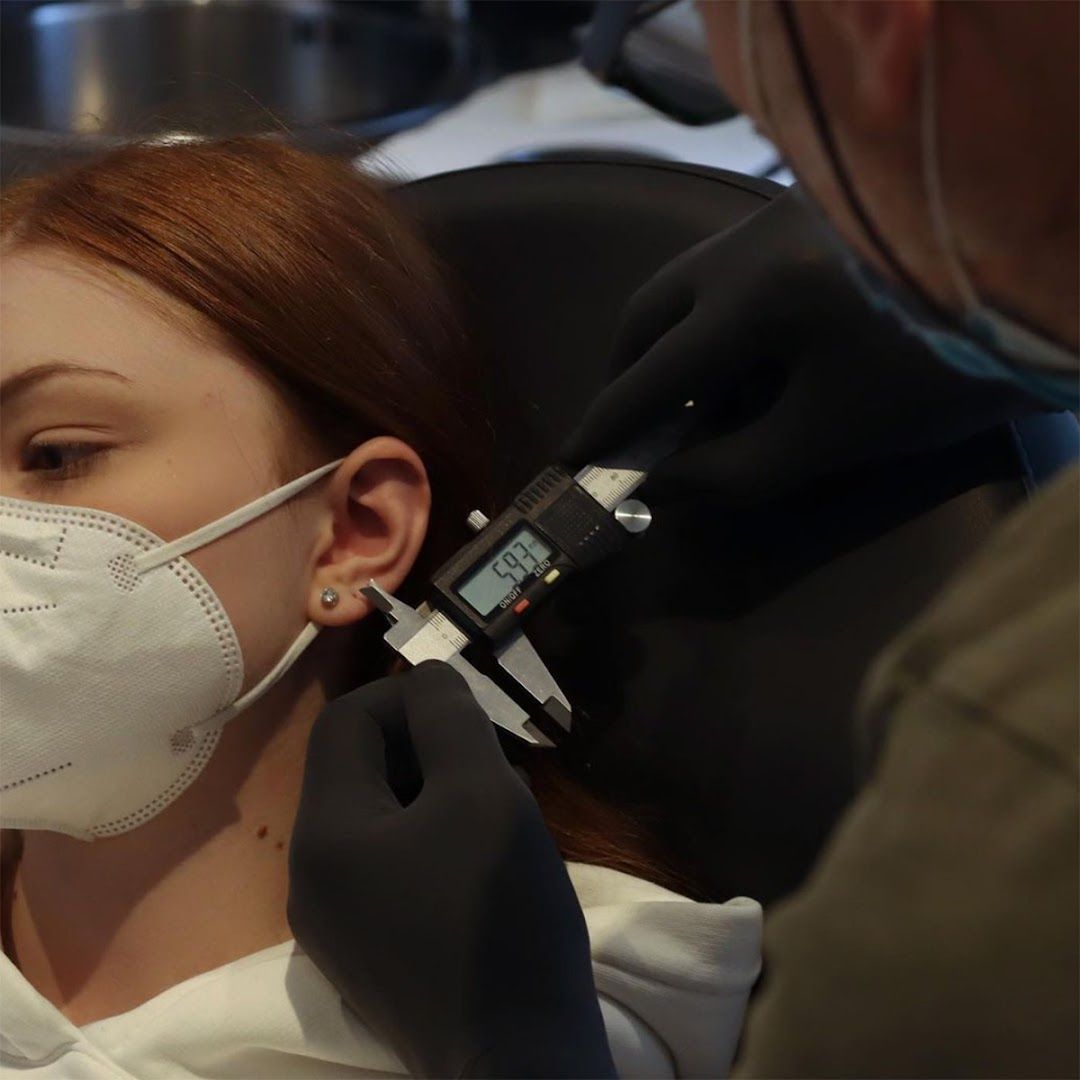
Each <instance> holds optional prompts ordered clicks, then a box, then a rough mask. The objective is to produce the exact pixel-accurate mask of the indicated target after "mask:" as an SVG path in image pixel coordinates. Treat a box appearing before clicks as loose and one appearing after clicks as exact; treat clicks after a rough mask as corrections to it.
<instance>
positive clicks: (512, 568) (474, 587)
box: [454, 525, 554, 619]
mask: <svg viewBox="0 0 1080 1080" xmlns="http://www.w3.org/2000/svg"><path fill="white" fill-rule="evenodd" d="M553 554H554V551H553V550H552V549H551V548H550V547H548V546H547V544H545V543H544V541H543V540H541V539H540V537H539V536H537V535H536V533H534V532H533V531H532V529H530V528H528V527H527V526H524V525H523V526H522V527H521V528H520V529H518V530H516V531H515V532H513V533H511V535H510V536H509V537H508V538H507V539H506V541H505V542H504V543H503V544H502V545H501V546H500V547H499V548H497V549H496V550H495V551H493V552H492V553H491V554H490V555H489V556H488V558H486V559H485V560H484V561H483V562H482V563H481V564H480V565H479V566H478V567H476V568H475V569H474V570H471V571H470V572H469V575H468V577H466V578H463V579H462V581H461V582H460V583H459V584H458V585H456V586H455V587H454V592H456V593H457V594H458V596H460V597H461V599H462V600H464V601H465V603H467V604H468V605H469V607H471V608H473V609H474V610H475V611H476V612H478V613H479V614H480V615H482V616H483V617H484V618H485V619H486V618H487V617H488V616H489V615H490V614H491V613H492V612H493V611H494V610H495V609H496V608H498V607H506V606H507V602H508V601H509V600H511V599H513V598H514V596H516V595H517V592H518V586H519V585H520V584H521V583H522V582H523V581H526V580H527V579H529V578H533V577H539V576H540V573H541V571H543V570H546V569H547V567H548V566H549V565H550V563H551V556H552V555H553Z"/></svg>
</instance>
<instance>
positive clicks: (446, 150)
mask: <svg viewBox="0 0 1080 1080" xmlns="http://www.w3.org/2000/svg"><path fill="white" fill-rule="evenodd" d="M549 148H578V149H582V148H605V149H609V150H631V151H637V152H639V153H645V154H652V155H654V156H656V157H661V158H667V159H670V160H672V161H681V162H689V163H692V164H696V165H713V166H717V167H719V168H724V169H733V170H735V171H736V172H743V173H754V174H756V173H759V172H761V171H762V170H763V169H765V168H767V167H768V166H769V165H771V164H772V163H773V162H775V161H776V158H777V153H776V150H775V149H774V148H773V146H772V144H771V143H769V142H768V141H766V140H765V139H763V138H761V137H760V136H759V135H757V134H756V133H755V132H754V130H753V127H752V126H751V124H750V121H749V120H747V119H746V117H744V116H739V117H736V118H734V119H732V120H726V121H724V122H723V123H722V124H710V125H708V126H707V127H687V126H686V125H684V124H678V123H676V122H675V121H674V120H669V119H667V118H666V117H664V116H661V115H660V114H659V113H657V112H654V111H653V110H652V109H650V108H648V107H647V106H646V105H643V104H642V103H641V102H639V101H637V100H636V99H635V98H632V97H631V96H630V95H628V94H625V93H623V92H622V91H620V90H615V89H612V88H611V87H606V86H602V85H601V84H600V83H598V82H597V81H596V80H595V79H594V78H593V77H592V76H591V75H589V74H588V72H586V71H585V70H584V68H582V67H581V65H580V64H578V63H577V62H576V61H575V62H573V63H569V64H559V65H557V66H555V67H548V68H541V69H540V70H538V71H529V72H525V73H523V74H519V75H511V76H508V77H507V78H504V79H501V80H499V81H498V82H497V83H493V84H492V85H491V86H488V87H485V88H484V89H482V90H478V91H477V92H476V93H474V94H473V95H472V96H471V97H469V98H467V99H466V100H465V101H463V102H462V103H461V104H460V105H457V106H455V107H454V108H452V109H448V110H447V111H446V112H443V113H440V114H439V115H438V116H436V117H435V118H434V119H432V120H429V121H428V122H427V123H426V124H423V125H422V126H420V127H418V128H413V129H412V130H410V131H405V132H402V133H401V134H399V135H394V136H391V137H390V138H389V139H387V140H386V141H385V142H382V143H380V144H379V145H378V146H377V147H375V149H374V150H371V151H369V152H368V153H366V154H362V155H361V156H360V157H358V158H357V159H356V164H357V165H358V166H359V167H360V168H362V169H365V170H366V171H369V172H373V173H375V174H377V175H380V176H385V177H388V178H391V179H395V180H413V179H419V178H420V177H424V176H431V175H434V174H435V173H442V172H452V171H455V170H457V169H466V168H469V167H471V166H474V165H486V164H489V163H491V162H494V161H498V160H500V159H502V158H505V157H507V156H508V155H512V154H517V153H520V152H522V151H535V150H542V149H549Z"/></svg>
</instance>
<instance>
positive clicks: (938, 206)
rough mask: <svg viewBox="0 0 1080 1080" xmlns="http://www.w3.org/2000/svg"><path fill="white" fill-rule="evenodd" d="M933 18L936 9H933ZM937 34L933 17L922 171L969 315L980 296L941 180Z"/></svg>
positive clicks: (925, 74) (938, 236)
mask: <svg viewBox="0 0 1080 1080" xmlns="http://www.w3.org/2000/svg"><path fill="white" fill-rule="evenodd" d="M930 18H931V20H933V19H934V13H933V12H931V15H930ZM937 112H938V110H937V34H936V32H935V26H934V23H933V21H931V23H930V33H929V35H928V37H927V41H926V49H925V51H924V53H923V63H922V125H921V127H922V171H923V185H924V186H925V188H926V201H927V204H928V205H929V207H930V225H931V227H932V228H933V230H934V239H935V240H937V243H938V247H939V248H940V250H941V254H942V256H943V257H944V259H945V266H946V267H947V268H948V271H949V277H950V278H951V279H952V283H953V286H954V288H955V289H956V291H957V293H958V294H959V296H960V301H961V303H962V304H963V305H964V309H965V310H966V312H967V313H968V314H969V315H974V314H975V313H976V312H977V311H978V310H979V298H978V296H977V295H976V293H975V287H974V285H973V284H972V282H971V278H970V277H969V276H968V273H967V271H966V270H965V269H964V264H963V262H962V261H961V259H960V251H959V248H958V246H957V243H956V234H955V233H954V232H953V230H952V225H951V224H950V223H949V215H948V213H947V212H946V210H945V193H944V191H943V188H942V183H941V159H940V156H939V154H940V150H939V141H938V125H937Z"/></svg>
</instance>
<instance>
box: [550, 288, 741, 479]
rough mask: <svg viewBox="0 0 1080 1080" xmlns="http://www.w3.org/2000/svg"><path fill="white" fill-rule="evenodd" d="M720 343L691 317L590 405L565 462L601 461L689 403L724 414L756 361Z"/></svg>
mask: <svg viewBox="0 0 1080 1080" xmlns="http://www.w3.org/2000/svg"><path fill="white" fill-rule="evenodd" d="M741 336H742V335H736V334H733V335H732V337H731V340H730V341H727V342H725V341H724V340H722V339H720V338H718V336H717V334H716V331H715V325H714V323H713V319H712V317H711V316H710V315H709V314H708V313H705V312H701V311H700V310H699V309H695V310H694V311H692V312H691V313H690V314H689V315H688V316H687V317H686V318H685V319H683V320H682V322H680V323H678V324H677V325H676V326H673V327H671V328H670V329H669V330H668V332H667V333H666V334H665V335H664V336H663V337H662V338H661V339H660V340H659V341H658V342H656V344H655V345H653V347H652V348H651V349H650V350H649V351H648V352H647V353H646V354H645V355H644V356H643V357H642V358H641V359H640V360H639V361H638V362H637V363H636V364H634V365H633V366H632V367H630V368H628V369H627V370H626V371H625V372H624V373H623V374H622V375H620V376H619V377H618V378H617V379H616V380H615V381H614V382H612V383H611V384H609V385H608V386H607V387H606V389H605V390H604V391H603V392H602V393H601V394H600V396H599V397H598V398H597V399H596V400H595V401H594V402H593V404H592V405H591V406H590V407H589V409H588V411H587V412H586V414H585V417H584V419H583V420H582V421H581V423H580V424H579V425H578V427H577V429H576V431H575V432H574V434H573V435H572V436H571V439H570V440H569V442H568V444H567V460H568V461H570V462H572V463H574V464H577V465H583V464H585V463H587V462H590V461H596V460H602V459H603V456H604V454H605V453H611V452H613V451H617V450H618V449H620V447H622V446H623V445H626V444H629V443H631V442H633V441H634V440H636V439H639V438H641V437H642V436H643V435H645V434H647V433H648V431H649V429H650V428H651V427H653V426H656V425H658V424H662V423H664V422H666V421H668V420H671V419H673V418H675V417H676V416H678V415H679V412H680V410H681V409H682V406H683V405H684V404H685V403H686V402H687V401H688V400H691V399H692V400H694V401H695V402H696V403H697V404H698V405H699V406H701V407H702V408H703V409H706V410H709V411H713V412H715V411H723V409H724V408H725V405H726V403H727V401H728V400H729V399H732V398H734V397H737V395H738V390H739V386H740V384H741V382H742V381H744V380H745V379H746V378H747V376H748V373H750V372H752V371H753V370H754V368H755V366H756V364H757V361H758V354H757V352H756V351H755V350H754V349H753V347H752V346H751V344H750V343H747V342H746V341H744V340H739V339H740V338H741Z"/></svg>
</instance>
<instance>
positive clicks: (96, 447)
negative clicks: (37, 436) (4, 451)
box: [23, 441, 109, 483]
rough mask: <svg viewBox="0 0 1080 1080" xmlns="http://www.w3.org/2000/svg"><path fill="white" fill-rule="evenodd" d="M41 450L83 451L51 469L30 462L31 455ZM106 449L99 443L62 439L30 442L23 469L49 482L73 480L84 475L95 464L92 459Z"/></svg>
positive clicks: (31, 460)
mask: <svg viewBox="0 0 1080 1080" xmlns="http://www.w3.org/2000/svg"><path fill="white" fill-rule="evenodd" d="M43 450H44V451H52V452H59V453H61V454H63V453H64V452H69V453H70V452H74V451H83V456H81V457H79V458H78V459H77V460H75V461H74V462H66V463H62V464H60V465H58V466H56V467H54V468H51V469H49V468H46V469H41V468H38V469H35V468H34V467H33V464H32V462H33V455H34V454H35V453H40V452H41V451H43ZM108 451H109V448H108V447H107V446H104V445H102V444H101V443H89V442H62V441H55V442H39V443H31V444H30V445H29V446H27V448H26V454H25V456H24V460H23V469H25V470H26V471H27V472H33V473H36V474H38V478H39V479H40V480H42V481H45V482H49V483H52V482H54V481H61V480H74V479H76V478H78V477H80V476H85V475H86V474H87V473H88V472H89V471H90V469H91V468H93V466H94V465H95V464H96V462H95V461H94V460H93V459H94V458H97V459H100V458H102V457H103V456H104V455H105V454H107V453H108Z"/></svg>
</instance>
